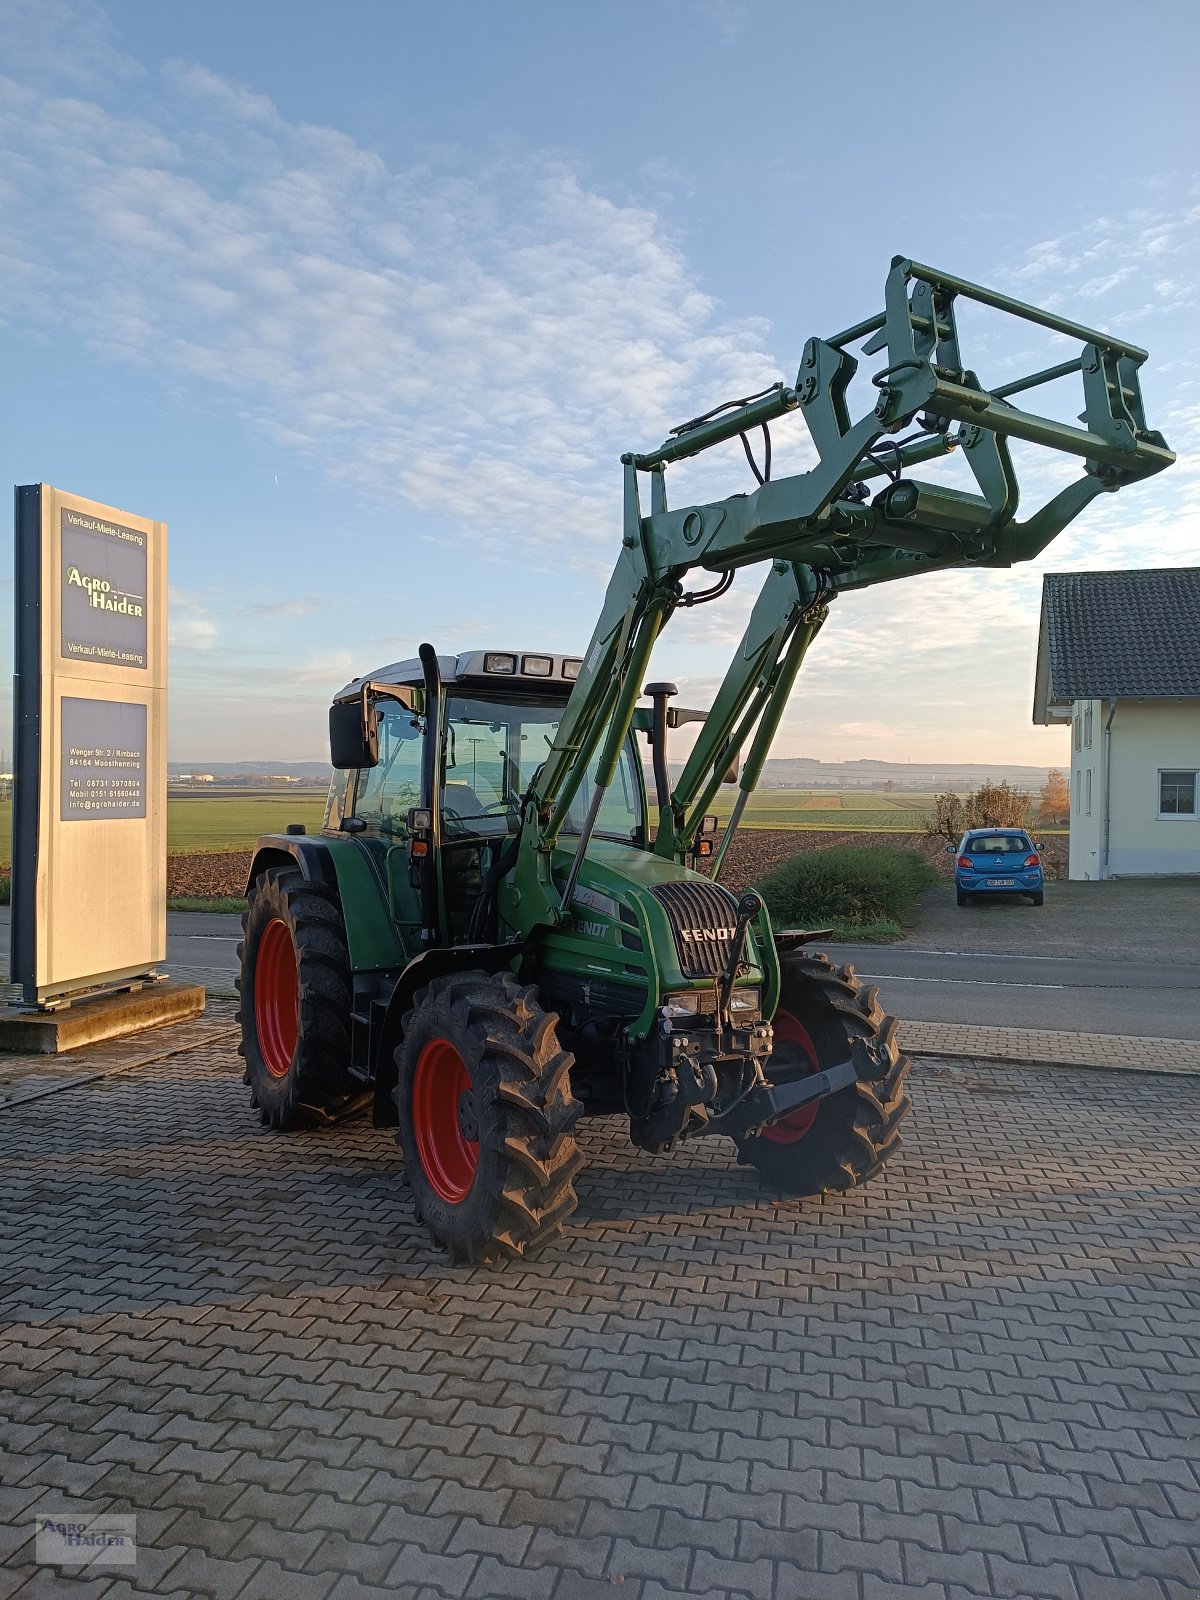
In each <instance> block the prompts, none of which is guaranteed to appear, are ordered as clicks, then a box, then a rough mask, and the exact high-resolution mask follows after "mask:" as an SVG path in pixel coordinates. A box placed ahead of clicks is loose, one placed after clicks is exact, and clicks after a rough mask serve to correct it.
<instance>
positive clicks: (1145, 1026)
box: [824, 941, 1200, 1039]
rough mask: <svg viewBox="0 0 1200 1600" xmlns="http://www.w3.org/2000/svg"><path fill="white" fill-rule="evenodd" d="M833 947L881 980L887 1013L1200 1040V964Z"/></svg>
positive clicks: (834, 953) (864, 974)
mask: <svg viewBox="0 0 1200 1600" xmlns="http://www.w3.org/2000/svg"><path fill="white" fill-rule="evenodd" d="M824 948H825V950H826V953H827V954H828V955H830V956H831V957H833V959H834V960H837V961H850V962H853V964H854V966H855V968H856V969H857V971H858V974H859V976H860V977H861V978H863V979H865V980H868V981H870V982H872V983H877V984H878V985H879V997H880V1002H881V1004H882V1005H883V1006H884V1008H885V1010H887V1011H890V1012H891V1013H892V1014H893V1015H894V1016H897V1017H911V1018H912V1020H913V1021H914V1022H973V1023H978V1024H980V1025H981V1026H984V1027H988V1026H991V1027H1004V1028H1053V1029H1058V1030H1062V1031H1066V1032H1068V1033H1074V1032H1079V1033H1123V1034H1129V1035H1132V1036H1133V1037H1134V1038H1157V1039H1200V970H1198V969H1197V967H1196V966H1195V964H1193V963H1184V962H1175V963H1164V962H1160V961H1153V960H1145V959H1143V960H1126V959H1121V958H1118V957H1113V956H1104V955H1100V956H1090V955H1083V956H1059V955H1011V954H1009V955H1002V954H997V953H995V952H991V951H989V952H975V953H971V954H965V953H960V952H956V951H953V950H939V949H935V948H932V947H929V946H923V945H920V944H918V943H916V942H913V943H912V944H910V943H909V942H908V941H905V942H904V943H903V944H897V945H862V944H857V945H827V946H824Z"/></svg>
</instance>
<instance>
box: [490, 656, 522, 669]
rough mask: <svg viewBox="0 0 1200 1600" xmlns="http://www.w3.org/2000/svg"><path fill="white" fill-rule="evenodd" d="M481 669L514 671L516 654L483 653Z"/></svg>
mask: <svg viewBox="0 0 1200 1600" xmlns="http://www.w3.org/2000/svg"><path fill="white" fill-rule="evenodd" d="M483 670H484V671H485V672H510V673H512V672H516V670H517V658H516V656H503V655H485V656H484V658H483Z"/></svg>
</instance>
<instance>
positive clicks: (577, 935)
mask: <svg viewBox="0 0 1200 1600" xmlns="http://www.w3.org/2000/svg"><path fill="white" fill-rule="evenodd" d="M570 861H571V852H570V851H567V850H562V851H558V852H556V855H555V869H556V870H555V875H556V876H558V874H559V872H561V873H562V875H563V876H564V877H565V876H566V872H567V870H568V869H569V866H570ZM569 909H570V920H569V921H567V922H565V923H563V924H562V925H561V926H560V927H558V928H556V929H554V930H553V931H547V932H546V933H545V934H544V935H543V940H544V943H543V959H544V961H545V963H546V965H547V966H548V967H550V968H553V969H554V970H555V971H556V972H557V973H560V974H562V975H563V976H566V977H571V978H574V979H576V980H578V981H580V982H585V983H587V984H588V986H589V988H590V989H592V990H594V991H596V992H597V995H598V994H599V992H601V991H603V993H604V995H605V998H606V1000H607V1001H609V1002H611V1004H606V1005H605V1009H616V1008H618V1007H621V1008H622V1009H624V1010H625V1014H626V1015H627V1016H629V1017H630V1018H631V1019H632V1018H633V1017H634V1016H635V1015H636V1016H637V1019H638V1020H637V1022H636V1023H633V1024H632V1025H631V1032H632V1034H633V1035H634V1036H635V1037H636V1036H637V1035H638V1034H639V1033H644V1032H646V1031H647V1030H648V1029H649V1027H650V1025H651V1023H652V1022H653V1019H654V1015H655V1012H656V1010H657V1008H658V1006H659V1004H660V1003H661V997H662V995H664V994H669V993H671V992H673V991H676V990H680V989H694V988H711V987H712V986H713V984H714V983H715V982H716V981H717V980H718V979H719V978H720V977H721V976H722V975H723V974H724V972H725V971H726V970H727V967H728V963H729V958H730V952H731V949H732V945H733V936H734V925H735V924H736V922H737V901H736V899H735V897H734V896H733V895H732V894H731V893H730V892H729V890H728V889H724V888H722V887H721V886H720V885H719V884H715V883H713V882H711V881H710V880H709V879H708V878H706V877H704V876H702V875H701V874H700V873H698V872H691V871H689V870H688V868H686V867H681V866H679V865H678V864H676V863H675V862H672V861H666V860H664V859H663V857H661V856H656V855H653V854H652V853H650V852H649V851H646V850H642V849H639V848H637V847H636V846H632V845H625V844H620V843H617V842H616V841H612V840H606V839H593V840H592V842H591V843H590V844H589V846H588V852H587V857H586V859H585V861H584V863H583V866H582V868H581V870H580V874H579V880H578V883H577V884H576V887H575V892H574V895H573V898H572V901H571V905H570V908H569ZM744 960H745V970H744V971H743V973H742V975H741V978H740V980H739V981H740V982H742V983H747V984H756V985H759V986H765V987H766V988H767V989H770V990H772V991H773V990H774V986H775V979H776V974H777V970H778V968H777V963H776V961H775V952H774V942H773V940H772V937H771V931H770V920H769V918H768V917H767V913H766V911H765V909H764V910H763V912H762V913H761V915H760V917H759V918H758V919H756V921H755V922H754V923H752V924H751V929H750V934H749V936H748V939H747V945H746V951H745V957H744ZM765 1000H766V996H765V995H764V1001H765ZM622 1002H623V1004H622Z"/></svg>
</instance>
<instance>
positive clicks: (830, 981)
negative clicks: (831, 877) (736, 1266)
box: [738, 951, 912, 1195]
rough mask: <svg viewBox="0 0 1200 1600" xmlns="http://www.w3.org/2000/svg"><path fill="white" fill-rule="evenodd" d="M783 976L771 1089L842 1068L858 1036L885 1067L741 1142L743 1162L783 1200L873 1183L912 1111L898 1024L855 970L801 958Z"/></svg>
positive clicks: (815, 956)
mask: <svg viewBox="0 0 1200 1600" xmlns="http://www.w3.org/2000/svg"><path fill="white" fill-rule="evenodd" d="M781 969H782V979H783V985H782V990H781V993H780V999H779V1006H778V1008H777V1010H776V1013H775V1019H774V1026H775V1035H776V1041H777V1044H776V1051H775V1053H774V1054H773V1055H772V1057H771V1062H770V1063H769V1064H768V1067H767V1074H768V1076H769V1077H770V1078H771V1081H772V1082H773V1083H786V1082H788V1081H789V1080H791V1081H794V1080H795V1079H796V1078H797V1077H803V1076H807V1074H808V1073H810V1072H819V1071H821V1070H822V1069H823V1068H825V1067H831V1066H835V1065H836V1064H837V1063H838V1062H840V1061H845V1060H846V1058H847V1056H848V1055H849V1054H850V1045H851V1043H852V1041H853V1040H855V1039H865V1040H866V1041H867V1043H868V1044H869V1045H871V1046H873V1047H874V1051H875V1053H876V1054H877V1055H878V1056H879V1057H880V1058H881V1059H882V1063H883V1064H882V1066H881V1067H880V1068H879V1069H878V1071H877V1072H875V1073H874V1074H873V1075H872V1076H870V1077H865V1076H860V1077H859V1079H858V1082H857V1083H853V1084H850V1085H848V1086H847V1087H846V1088H845V1089H840V1090H838V1092H837V1093H836V1094H832V1095H828V1096H827V1097H826V1098H825V1099H824V1100H818V1101H816V1102H815V1103H814V1104H813V1105H809V1106H801V1107H800V1108H799V1109H798V1110H796V1111H794V1112H792V1113H791V1115H790V1116H786V1117H782V1118H780V1120H779V1121H778V1122H775V1123H771V1124H769V1125H768V1126H767V1127H766V1128H764V1129H763V1130H762V1132H761V1133H758V1134H756V1135H754V1136H753V1137H752V1138H749V1139H741V1140H739V1141H738V1160H739V1161H741V1162H743V1163H745V1164H747V1165H749V1166H752V1167H754V1168H755V1169H756V1170H757V1171H758V1173H759V1174H760V1176H761V1177H762V1178H763V1179H764V1181H765V1182H767V1183H768V1184H770V1185H771V1187H772V1188H776V1189H782V1190H783V1191H784V1192H785V1193H787V1194H795V1195H811V1194H822V1193H824V1191H825V1190H827V1189H839V1190H844V1189H852V1188H854V1187H855V1185H856V1184H860V1183H865V1182H866V1181H867V1179H868V1178H872V1177H874V1176H875V1174H876V1173H877V1172H878V1171H879V1170H880V1169H881V1167H882V1166H883V1164H884V1162H885V1161H886V1160H887V1159H888V1157H889V1156H890V1155H891V1154H892V1153H893V1152H894V1151H895V1150H896V1148H897V1146H898V1145H899V1143H900V1123H901V1121H902V1119H903V1118H904V1116H905V1115H906V1114H907V1113H908V1111H909V1110H910V1109H911V1106H912V1102H911V1100H910V1099H909V1096H908V1091H907V1090H906V1088H905V1086H904V1084H905V1079H906V1078H907V1077H908V1071H909V1066H910V1063H909V1060H908V1057H907V1056H904V1055H901V1054H900V1051H899V1050H898V1048H897V1046H896V1030H897V1027H898V1026H899V1025H898V1023H897V1021H896V1019H895V1017H888V1016H885V1015H884V1013H883V1009H882V1008H881V1006H880V1005H879V1003H878V1000H877V998H876V996H877V993H878V991H877V990H876V989H875V988H874V986H872V987H871V988H869V989H864V988H863V986H862V984H861V983H860V982H859V981H858V979H857V978H856V977H855V975H854V968H853V967H850V966H846V967H835V966H834V965H833V963H832V962H831V961H830V960H829V959H828V957H826V956H823V955H820V954H819V953H818V952H816V951H797V952H796V953H794V954H792V955H787V956H785V957H784V958H783V961H782V962H781Z"/></svg>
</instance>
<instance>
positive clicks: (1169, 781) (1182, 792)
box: [1158, 771, 1196, 817]
mask: <svg viewBox="0 0 1200 1600" xmlns="http://www.w3.org/2000/svg"><path fill="white" fill-rule="evenodd" d="M1158 814H1159V816H1160V817H1194V816H1195V815H1196V774H1195V773H1194V772H1166V771H1160V772H1159V774H1158Z"/></svg>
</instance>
